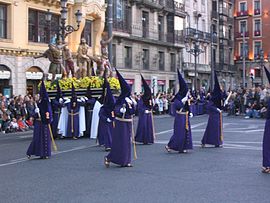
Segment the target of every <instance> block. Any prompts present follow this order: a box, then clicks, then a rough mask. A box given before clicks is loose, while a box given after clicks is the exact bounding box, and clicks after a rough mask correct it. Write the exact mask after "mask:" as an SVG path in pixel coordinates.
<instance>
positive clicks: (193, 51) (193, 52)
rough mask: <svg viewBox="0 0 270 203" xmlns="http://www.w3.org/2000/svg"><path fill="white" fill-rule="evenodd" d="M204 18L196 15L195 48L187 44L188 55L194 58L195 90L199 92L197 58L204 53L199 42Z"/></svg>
mask: <svg viewBox="0 0 270 203" xmlns="http://www.w3.org/2000/svg"><path fill="white" fill-rule="evenodd" d="M200 17H202V14H200V13H197V12H196V13H195V18H196V31H195V33H194V39H193V40H192V41H193V48H191V46H190V47H189V43H188V42H187V43H186V50H187V52H188V53H190V54H191V55H193V56H194V69H195V82H194V89H195V91H197V57H198V56H199V55H200V54H201V53H203V52H204V51H203V50H202V49H200V42H199V34H198V26H199V18H200Z"/></svg>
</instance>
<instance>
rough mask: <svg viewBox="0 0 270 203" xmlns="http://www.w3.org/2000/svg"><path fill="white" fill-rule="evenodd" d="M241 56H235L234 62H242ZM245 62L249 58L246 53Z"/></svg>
mask: <svg viewBox="0 0 270 203" xmlns="http://www.w3.org/2000/svg"><path fill="white" fill-rule="evenodd" d="M243 58H244V57H243V56H235V60H236V61H242V60H243ZM246 60H249V58H248V53H247V56H246Z"/></svg>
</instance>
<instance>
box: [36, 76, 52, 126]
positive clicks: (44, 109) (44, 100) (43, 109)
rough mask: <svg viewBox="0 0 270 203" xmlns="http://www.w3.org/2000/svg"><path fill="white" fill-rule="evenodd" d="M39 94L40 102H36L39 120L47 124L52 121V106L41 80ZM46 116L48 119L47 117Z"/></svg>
mask: <svg viewBox="0 0 270 203" xmlns="http://www.w3.org/2000/svg"><path fill="white" fill-rule="evenodd" d="M39 95H40V103H39V104H38V106H39V110H40V116H41V121H42V123H44V124H49V123H51V122H52V107H51V103H50V100H49V96H48V93H47V90H46V87H45V84H44V81H42V82H41V85H40V90H39ZM47 114H48V115H47ZM48 116H49V119H47V118H48Z"/></svg>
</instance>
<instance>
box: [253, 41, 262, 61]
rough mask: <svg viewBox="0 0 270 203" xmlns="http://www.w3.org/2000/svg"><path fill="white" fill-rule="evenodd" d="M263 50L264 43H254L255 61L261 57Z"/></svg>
mask: <svg viewBox="0 0 270 203" xmlns="http://www.w3.org/2000/svg"><path fill="white" fill-rule="evenodd" d="M261 49H262V42H261V41H255V42H254V59H257V58H259V57H260V51H261Z"/></svg>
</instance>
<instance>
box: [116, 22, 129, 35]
mask: <svg viewBox="0 0 270 203" xmlns="http://www.w3.org/2000/svg"><path fill="white" fill-rule="evenodd" d="M113 30H114V31H119V32H126V33H131V26H130V25H127V23H125V22H123V21H119V22H117V21H114V22H113Z"/></svg>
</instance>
